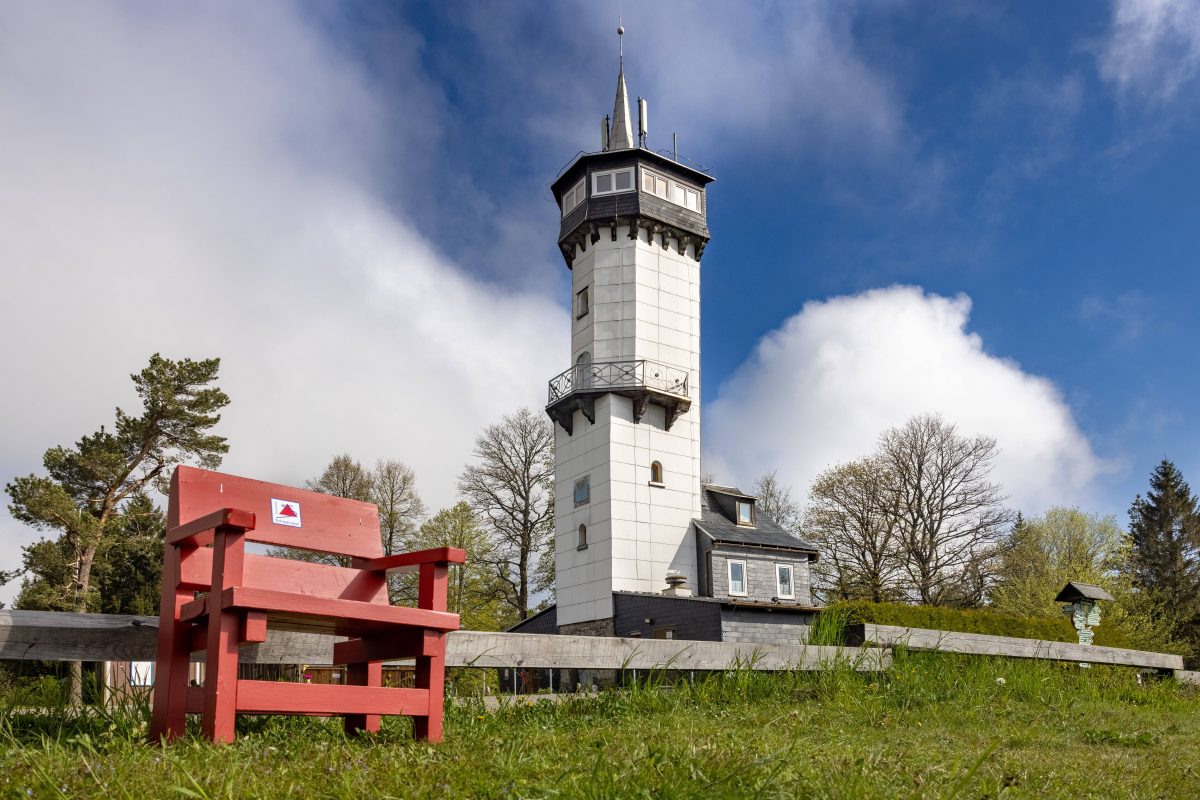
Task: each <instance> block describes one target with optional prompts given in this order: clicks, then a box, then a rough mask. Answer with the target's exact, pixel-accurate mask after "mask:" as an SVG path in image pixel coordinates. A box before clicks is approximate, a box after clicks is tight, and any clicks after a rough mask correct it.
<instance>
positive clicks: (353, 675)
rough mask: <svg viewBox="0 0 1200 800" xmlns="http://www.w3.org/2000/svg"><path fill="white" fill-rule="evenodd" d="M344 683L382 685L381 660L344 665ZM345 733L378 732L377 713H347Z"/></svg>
mask: <svg viewBox="0 0 1200 800" xmlns="http://www.w3.org/2000/svg"><path fill="white" fill-rule="evenodd" d="M346 683H348V684H350V685H352V686H376V687H379V686H383V662H382V661H365V662H359V663H357V664H347V665H346ZM345 725H346V735H347V736H352V735H357V734H360V733H379V715H378V714H347V715H346V716H345Z"/></svg>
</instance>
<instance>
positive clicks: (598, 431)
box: [555, 225, 701, 625]
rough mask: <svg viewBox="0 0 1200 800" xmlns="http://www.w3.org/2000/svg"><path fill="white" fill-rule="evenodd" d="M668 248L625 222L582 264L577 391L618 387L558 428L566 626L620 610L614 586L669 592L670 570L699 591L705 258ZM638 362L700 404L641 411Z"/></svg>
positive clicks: (577, 280) (575, 288)
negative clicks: (696, 530)
mask: <svg viewBox="0 0 1200 800" xmlns="http://www.w3.org/2000/svg"><path fill="white" fill-rule="evenodd" d="M666 244H667V246H666V247H663V242H662V235H661V234H655V233H653V232H651V231H649V230H645V229H643V230H636V229H635V232H634V236H633V237H632V238H631V237H630V226H629V225H620V226H617V229H616V236H615V239H614V238H613V236H612V234H611V231H610V232H609V235H601V236H600V237H599V239H598V241H596V242H595V243H594V244H593V245H592V246H591V247H588V248H587V249H586V250H582V249H581V250H580V251H579V252H578V253H577V254H576V258H575V260H574V263H573V268H572V293H573V297H574V303H573V314H572V317H573V322H572V327H573V330H572V341H571V344H572V363H573V364H576V365H577V367H578V368H577V369H576V371H575V372H576V375H575V377H574V381H575V382H576V384H577V386H576V387H575V388H577V389H580V390H590V389H599V388H601V386H600V385H601V384H602V382H604V381H606V380H609V379H610V375H611V374H612V373H614V371H615V373H616V374H617V376H618V377H617V379H616V381H615V383H616V386H615V387H614V388H615V389H617V390H618V391H614V392H612V393H605V394H602V395H600V396H599V397H598V398H597V399H596V401H595V406H594V413H593V416H594V421H593V420H589V419H588V418H587V415H586V414H585V413H584V412H583V411H582V410H577V411H574V412H573V420H572V432H571V433H569V434H568V433H567V431H566V430H564V429H563V428H562V427H561V426H560V427H558V428H557V430H556V437H557V438H556V482H557V483H556V491H557V494H556V498H557V500H556V503H557V505H556V508H557V512H556V529H555V535H556V548H557V549H556V554H557V555H556V558H557V561H556V570H557V573H556V574H557V602H558V622H559V624H560V625H569V624H572V623H578V622H586V621H589V620H595V619H604V618H607V617H610V616H611V614H612V608H611V604H612V592H613V591H614V590H623V591H642V592H654V591H660V590H661V589H662V588H663V587H664V586H665V585H666V576H667V573H668V572H678V573H680V574H682V575H684V576H686V577H687V583H688V585H689V587H690V588H693V589H695V588H696V578H697V562H696V553H695V542H694V537H693V536H691V535H690V534H689V526H690V524H691V520H692V519H694V518H696V517H697V516H699V514H700V475H701V472H700V403H699V393H700V319H699V317H700V265H699V262H697V261H696V259H695V257H694V252H693V251H692V250H691V249H690V248H686V247H685V248H684V252H683V253H680V252H679V249H680V248H679V242H678V240H677V239H672V238H670V237H668V238H667V242H666ZM584 297H586V298H587V299H586V301H584V300H583V299H582V298H584ZM584 302H586V306H585V305H583V303H584ZM633 369H638V370H643V372H641V373H638V379H639V380H644V381H646V382H648V383H655V382H662V381H666V382H667V384H668V385H669V386H670V387H671V388H673V389H674V390H675V391H685V392H686V395H687V397H688V398H690V400H691V404H690V406H689V408H688V409H687V410H686V411H684V412H683V413H681V414H679V415H678V416H677V417H675V418H674V419H671V420H668V417H669V411H668V410H667V409H666V408H664V407H662V406H659V405H656V404H653V403H646V404H645V406H644V407H643V409H642V411H641V414H640V418H639V415H638V414H637V413H636V410H635V405H636V403H637V402H638V401H637V398H635V397H629V396H625V395H624V394H621V393H619V391H620V390H622V389H623V388H625V387H624V386H623V384H622V383H621V376H622V375H623V374H624V373H623V372H622V371H625V370H633ZM680 378H682V379H683V383H682V384H679V385H678V386H677V385H676V384H675V383H674V382H675V381H678V380H680ZM668 421H669V422H670V424H669V425H668ZM581 482H584V484H586V488H584V485H582V484H581ZM577 492H578V493H577ZM585 492H586V496H585V494H584V493H585ZM580 526H584V529H583V531H582V532H581V530H580Z"/></svg>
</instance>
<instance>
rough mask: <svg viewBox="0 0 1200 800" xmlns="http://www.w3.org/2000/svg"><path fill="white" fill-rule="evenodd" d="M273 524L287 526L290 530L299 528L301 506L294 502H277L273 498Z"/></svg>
mask: <svg viewBox="0 0 1200 800" xmlns="http://www.w3.org/2000/svg"><path fill="white" fill-rule="evenodd" d="M271 522H274V523H275V524H276V525H287V526H288V527H289V528H299V527H301V525H300V504H299V503H297V502H295V501H293V500H276V499H275V498H274V497H272V498H271Z"/></svg>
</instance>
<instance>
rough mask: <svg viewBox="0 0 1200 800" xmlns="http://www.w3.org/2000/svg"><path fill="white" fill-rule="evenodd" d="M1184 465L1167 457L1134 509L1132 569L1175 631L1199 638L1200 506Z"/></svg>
mask: <svg viewBox="0 0 1200 800" xmlns="http://www.w3.org/2000/svg"><path fill="white" fill-rule="evenodd" d="M1198 505H1200V503H1198V501H1197V499H1196V496H1195V495H1193V494H1192V490H1191V487H1189V486H1188V484H1187V482H1186V481H1184V479H1183V475H1182V473H1180V471H1179V469H1178V468H1177V467H1176V466H1175V465H1174V464H1173V463H1171V462H1170V461H1169V460H1167V459H1165V458H1164V459H1163V460H1162V462H1161V463H1159V465H1158V466H1157V467H1155V469H1154V473H1153V474H1152V475H1151V476H1150V491H1148V492H1147V493H1146V496H1145V497H1144V498H1143V497H1142V496H1141V495H1140V494H1139V495H1138V496H1137V498H1136V499H1135V500H1134V501H1133V505H1132V506H1131V507H1130V509H1129V537H1130V544H1131V545H1132V552H1131V554H1130V570H1131V572H1132V574H1133V579H1134V582H1135V583H1136V585H1137V586H1138V587H1139V588H1141V589H1142V590H1144V591H1146V592H1147V593H1149V594H1150V595H1152V596H1153V597H1154V598H1155V599H1156V600H1157V601H1158V604H1159V606H1160V608H1161V609H1162V611H1163V613H1164V615H1165V620H1164V621H1165V622H1167V623H1168V624H1170V625H1171V626H1172V628H1173V630H1172V633H1174V634H1184V635H1185V636H1187V638H1194V636H1195V634H1196V632H1197V612H1200V508H1198Z"/></svg>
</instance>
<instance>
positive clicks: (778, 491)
mask: <svg viewBox="0 0 1200 800" xmlns="http://www.w3.org/2000/svg"><path fill="white" fill-rule="evenodd" d="M750 494H752V495H754V496H755V497H756V498H758V500H757V502H756V503H755V507H756V508H757V509H758V510H759V511H761V512H762V513H764V514H766V515H767V516H768V517H770V518H771V519H773V520H774V521H775V523H776V524H777V525H779V527H781V528H783V529H784V530H785V531H787V532H788V533H792V534H796V535H799V534H800V507H799V506H797V505H796V503H795V501H794V500H792V487H790V486H785V485H783V484H782V483H780V482H779V476H778V472H777V470H773V469H772V470H768V471H767V472H764V473H763V474H762V476H761V477H760V478H759V479H758V480H757V481H755V482H754V486H752V487H751V488H750Z"/></svg>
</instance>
